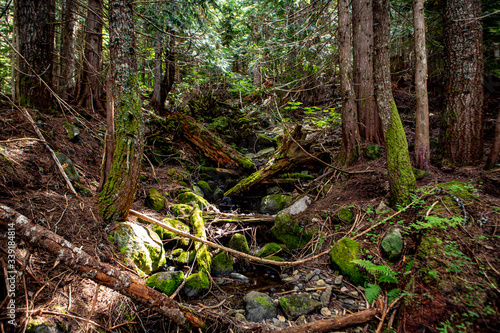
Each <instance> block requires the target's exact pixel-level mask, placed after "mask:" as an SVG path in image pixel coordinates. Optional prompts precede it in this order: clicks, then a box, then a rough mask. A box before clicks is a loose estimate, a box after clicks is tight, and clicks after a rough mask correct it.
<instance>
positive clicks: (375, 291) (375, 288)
mask: <svg viewBox="0 0 500 333" xmlns="http://www.w3.org/2000/svg"><path fill="white" fill-rule="evenodd" d="M381 291H382V290H381V289H380V286H379V285H378V284H373V283H368V287H367V288H366V289H365V297H366V300H367V301H368V303H371V302H373V301H374V300H376V299H377V297H378V295H380V292H381Z"/></svg>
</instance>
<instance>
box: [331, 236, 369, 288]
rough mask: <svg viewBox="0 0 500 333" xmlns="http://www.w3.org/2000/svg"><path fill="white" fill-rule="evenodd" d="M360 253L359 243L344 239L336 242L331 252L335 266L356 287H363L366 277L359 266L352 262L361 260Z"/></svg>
mask: <svg viewBox="0 0 500 333" xmlns="http://www.w3.org/2000/svg"><path fill="white" fill-rule="evenodd" d="M360 253H361V246H360V245H359V243H358V242H356V241H354V240H352V239H349V238H342V239H341V240H339V241H338V242H336V243H335V244H334V245H333V246H332V249H331V251H330V260H331V261H332V264H333V266H334V267H335V268H336V269H338V270H339V271H340V272H341V273H342V275H344V276H347V278H348V279H349V280H350V281H351V282H352V283H354V284H355V285H362V284H363V283H364V282H365V277H364V276H363V274H361V271H360V270H359V268H358V266H356V264H354V263H353V262H352V260H355V259H359V257H360Z"/></svg>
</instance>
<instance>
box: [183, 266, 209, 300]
mask: <svg viewBox="0 0 500 333" xmlns="http://www.w3.org/2000/svg"><path fill="white" fill-rule="evenodd" d="M209 287H210V281H209V279H208V276H207V274H206V273H205V272H203V271H200V272H198V273H195V274H191V275H190V276H188V278H187V279H186V284H185V285H184V288H183V291H184V294H185V295H186V297H187V298H194V297H198V296H200V295H202V293H203V292H205V291H206V290H208V288H209Z"/></svg>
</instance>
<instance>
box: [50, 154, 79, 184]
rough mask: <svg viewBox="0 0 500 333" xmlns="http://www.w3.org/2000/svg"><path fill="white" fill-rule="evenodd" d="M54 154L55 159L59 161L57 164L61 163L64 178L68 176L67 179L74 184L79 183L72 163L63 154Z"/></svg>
mask: <svg viewBox="0 0 500 333" xmlns="http://www.w3.org/2000/svg"><path fill="white" fill-rule="evenodd" d="M55 154H56V157H57V159H58V160H59V163H61V165H62V167H63V169H64V172H65V173H66V176H68V178H69V179H70V180H72V181H74V182H77V181H79V180H80V175H79V174H78V171H77V170H76V168H75V165H74V164H73V161H72V160H71V159H70V158H69V157H68V156H66V155H64V154H63V153H59V152H55Z"/></svg>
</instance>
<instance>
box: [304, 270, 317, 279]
mask: <svg viewBox="0 0 500 333" xmlns="http://www.w3.org/2000/svg"><path fill="white" fill-rule="evenodd" d="M315 275H316V273H314V271H311V272H309V273H307V275H306V281H309V280H311V279H312V278H313V277H314V276H315Z"/></svg>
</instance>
